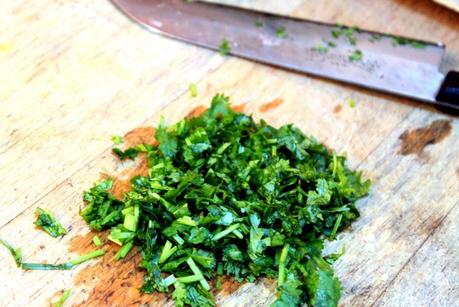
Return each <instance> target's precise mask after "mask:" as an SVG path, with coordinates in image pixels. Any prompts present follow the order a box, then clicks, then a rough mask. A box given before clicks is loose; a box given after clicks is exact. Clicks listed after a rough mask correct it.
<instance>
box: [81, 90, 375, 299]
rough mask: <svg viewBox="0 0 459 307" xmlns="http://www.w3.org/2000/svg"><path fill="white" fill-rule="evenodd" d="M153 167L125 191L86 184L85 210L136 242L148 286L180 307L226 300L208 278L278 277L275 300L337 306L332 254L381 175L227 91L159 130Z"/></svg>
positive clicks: (127, 242)
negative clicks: (368, 173) (245, 110)
mask: <svg viewBox="0 0 459 307" xmlns="http://www.w3.org/2000/svg"><path fill="white" fill-rule="evenodd" d="M156 139H157V140H158V142H159V146H151V147H147V155H146V157H147V160H148V161H147V162H148V166H149V172H148V175H147V176H136V177H134V178H132V179H131V190H130V191H129V192H127V193H126V194H125V195H124V196H123V198H122V199H117V198H116V197H115V196H114V195H113V194H111V192H110V190H111V188H112V184H113V183H112V181H111V180H105V181H102V182H99V183H97V184H96V185H95V186H94V187H92V188H91V189H90V190H89V191H87V192H85V193H84V196H83V198H84V201H85V202H86V207H85V208H84V209H83V210H82V211H81V215H82V217H83V218H84V220H85V221H86V222H87V223H88V224H89V226H90V227H91V228H93V229H94V230H96V231H102V230H110V235H109V239H110V240H112V241H113V242H115V243H117V244H119V245H120V246H121V248H120V250H119V251H118V253H117V255H116V258H117V259H121V258H123V257H125V256H126V254H127V253H128V252H129V250H131V248H133V246H134V245H135V246H137V247H138V249H139V251H140V254H141V256H142V262H141V267H142V268H143V269H144V270H145V272H146V274H145V278H144V285H143V287H142V291H143V292H146V293H152V292H169V291H172V298H173V300H174V302H175V305H176V306H185V305H191V306H215V301H214V298H213V296H212V292H211V288H210V285H209V282H208V281H209V280H210V279H212V278H216V279H217V282H216V285H217V287H218V285H219V278H220V276H222V275H230V276H233V277H234V278H235V279H236V280H237V281H255V280H256V278H258V277H261V276H267V277H270V278H277V280H278V290H277V295H278V296H277V300H276V302H275V303H274V304H273V306H300V305H304V304H305V303H306V304H308V305H311V306H337V304H338V300H339V297H340V291H341V290H340V289H341V288H340V282H339V280H338V279H337V278H336V277H335V275H334V272H333V269H332V268H331V266H330V264H329V262H331V261H333V259H334V257H335V256H333V255H330V256H329V257H327V256H325V257H324V256H323V255H322V252H323V248H324V240H333V239H334V237H335V236H336V234H337V233H339V232H340V231H341V230H343V229H344V228H345V227H347V226H349V225H350V223H351V222H352V221H354V220H355V219H356V218H357V217H358V216H359V212H358V210H357V209H356V207H355V202H356V201H357V200H358V199H360V198H361V197H363V196H365V195H366V194H367V193H368V190H369V186H370V182H369V181H363V180H362V179H361V174H360V173H358V172H354V171H352V170H350V169H349V168H347V166H346V159H345V158H344V157H342V156H338V155H336V154H335V153H330V152H329V150H328V149H327V148H326V147H325V146H324V145H322V144H320V143H318V142H317V141H316V140H315V139H314V138H312V137H308V136H306V135H304V134H303V133H302V132H301V131H300V130H299V129H298V128H296V127H294V126H292V125H285V126H282V127H280V128H274V127H272V126H270V125H268V124H267V123H266V122H265V121H261V122H259V123H257V122H255V121H254V120H253V119H252V117H251V116H248V115H245V114H242V113H237V112H234V111H233V110H232V109H231V108H230V105H229V99H228V97H225V96H223V95H217V96H215V97H214V98H213V100H212V103H211V107H210V108H209V109H208V110H207V111H206V112H204V113H203V114H202V115H200V116H199V117H195V118H186V119H183V120H182V121H180V122H178V123H176V124H175V125H172V126H169V127H166V126H165V125H164V122H163V121H162V122H161V123H160V125H159V127H158V129H157V131H156Z"/></svg>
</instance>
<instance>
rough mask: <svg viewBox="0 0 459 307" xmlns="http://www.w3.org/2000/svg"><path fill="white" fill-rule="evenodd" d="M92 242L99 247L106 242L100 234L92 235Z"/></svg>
mask: <svg viewBox="0 0 459 307" xmlns="http://www.w3.org/2000/svg"><path fill="white" fill-rule="evenodd" d="M92 243H94V245H95V246H97V247H100V246H102V245H103V244H104V243H103V242H102V240H101V239H100V237H99V236H98V235H95V236H94V237H92Z"/></svg>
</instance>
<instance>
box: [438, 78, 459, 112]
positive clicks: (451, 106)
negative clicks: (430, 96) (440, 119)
mask: <svg viewBox="0 0 459 307" xmlns="http://www.w3.org/2000/svg"><path fill="white" fill-rule="evenodd" d="M436 100H437V103H438V104H437V109H439V110H440V111H442V112H446V113H451V114H454V115H459V72H457V71H450V72H449V73H448V74H447V75H446V77H445V80H444V81H443V84H442V85H441V87H440V91H439V92H438V94H437V97H436Z"/></svg>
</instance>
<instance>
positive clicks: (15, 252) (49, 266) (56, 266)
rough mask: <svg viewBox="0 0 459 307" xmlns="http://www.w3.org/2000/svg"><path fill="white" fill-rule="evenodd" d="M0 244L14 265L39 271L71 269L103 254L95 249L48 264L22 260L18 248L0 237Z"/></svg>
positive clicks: (102, 251) (103, 252)
mask: <svg viewBox="0 0 459 307" xmlns="http://www.w3.org/2000/svg"><path fill="white" fill-rule="evenodd" d="M0 244H2V245H3V246H5V247H6V248H7V249H8V251H9V252H10V253H11V255H12V256H13V258H14V261H15V262H16V265H17V266H18V267H20V268H22V269H23V270H40V271H50V270H71V269H72V268H73V267H74V266H76V265H78V264H81V263H83V262H86V261H88V260H91V259H93V258H96V257H100V256H102V255H104V254H105V251H104V250H96V251H93V252H91V253H89V254H86V255H83V256H79V257H77V258H74V259H72V260H70V262H67V263H61V264H48V263H30V262H23V259H22V252H21V249H20V248H14V247H13V246H11V245H10V244H9V243H8V242H6V241H4V240H2V239H0Z"/></svg>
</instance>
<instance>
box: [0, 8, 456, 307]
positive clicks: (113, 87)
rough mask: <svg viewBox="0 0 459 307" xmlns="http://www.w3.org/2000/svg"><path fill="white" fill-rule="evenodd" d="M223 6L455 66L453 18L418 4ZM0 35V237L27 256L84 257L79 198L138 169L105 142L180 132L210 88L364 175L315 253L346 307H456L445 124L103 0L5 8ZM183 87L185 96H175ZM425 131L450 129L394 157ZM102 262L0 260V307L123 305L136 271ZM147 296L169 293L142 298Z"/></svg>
mask: <svg viewBox="0 0 459 307" xmlns="http://www.w3.org/2000/svg"><path fill="white" fill-rule="evenodd" d="M226 2H228V3H232V4H238V5H243V6H246V7H253V8H257V9H262V10H266V11H276V12H280V13H283V14H293V15H295V16H299V17H304V18H312V19H317V20H321V21H327V22H341V23H346V24H351V25H352V24H354V25H358V26H359V27H362V28H368V29H373V30H377V31H386V32H393V33H395V34H404V35H408V36H413V37H416V38H420V39H429V40H432V39H433V40H438V41H443V42H445V43H446V44H447V45H448V54H447V57H446V63H445V67H444V69H445V70H447V69H456V70H458V69H459V56H458V54H459V18H458V17H457V14H455V13H453V12H451V11H448V10H447V9H445V8H443V7H440V6H437V5H435V4H433V2H431V1H427V0H426V1H414V0H390V1H364V0H330V1H320V0H312V1H304V0H291V1H275V0H256V1H252V0H250V1H249V0H243V1H240V0H239V1H236V0H227V1H226ZM0 25H1V27H0V101H1V102H0V103H1V108H0V145H1V146H0V193H1V195H2V197H1V200H2V210H1V214H0V235H1V237H2V238H4V239H6V240H9V241H11V243H14V244H15V245H18V246H21V247H22V248H23V252H24V255H25V257H26V259H27V260H30V261H49V262H59V261H66V260H68V259H70V258H72V257H73V256H74V255H75V253H80V252H82V249H75V248H74V247H75V242H78V241H75V240H77V239H76V238H79V240H80V241H79V242H80V243H79V244H78V245H81V246H82V247H84V248H90V247H91V245H90V242H89V241H88V242H86V241H85V240H90V238H91V236H92V235H91V234H89V235H88V234H87V233H88V231H89V230H88V228H87V226H86V225H85V224H84V223H83V222H82V221H81V218H80V217H79V215H78V210H79V207H80V206H81V205H82V201H81V192H82V191H83V190H84V189H87V188H88V187H90V186H91V184H92V182H94V181H95V180H97V179H98V178H100V176H101V174H123V172H124V175H126V173H125V170H126V169H129V168H132V167H136V166H137V165H138V163H140V161H137V162H135V163H132V162H125V163H121V164H120V163H119V162H118V161H117V160H116V159H115V158H114V157H113V156H112V155H111V154H110V147H111V141H110V136H111V135H113V134H122V135H123V134H125V133H128V132H129V131H132V130H134V129H135V128H137V127H152V126H154V125H155V123H157V122H158V121H159V118H160V116H162V115H163V116H164V117H165V118H166V119H167V120H168V121H169V122H174V121H177V120H179V119H181V118H183V117H185V116H187V115H188V114H190V112H191V111H192V110H194V109H195V108H198V107H199V106H202V105H208V103H209V101H210V99H211V97H212V96H213V95H214V94H215V93H217V92H223V93H225V94H226V95H229V96H231V97H232V100H233V102H234V103H235V104H237V105H240V106H243V108H244V111H245V112H247V113H249V114H253V115H254V116H255V118H257V119H259V118H264V119H266V120H267V121H268V122H270V123H272V124H273V125H275V126H280V125H282V124H286V123H294V124H295V125H297V126H298V127H300V128H301V129H302V130H303V131H305V132H306V133H308V134H311V135H314V136H315V137H316V138H317V139H319V140H320V141H322V142H324V143H325V144H326V145H327V146H329V147H331V148H334V149H336V150H337V151H339V152H346V153H347V156H348V157H349V163H350V165H351V166H352V167H359V168H360V169H362V170H363V171H364V173H365V176H367V177H369V178H371V179H372V180H373V182H374V186H373V189H372V192H371V195H370V197H368V198H366V199H365V200H363V201H361V202H360V203H359V208H360V210H361V213H362V217H361V218H360V219H359V220H358V221H357V222H356V223H354V224H353V225H352V228H351V229H350V230H349V231H348V232H347V233H345V234H342V235H340V236H339V240H338V241H337V242H334V243H332V244H329V246H328V249H329V250H335V249H338V248H340V247H341V246H342V245H345V246H346V249H347V253H346V254H345V255H344V256H343V257H342V258H341V259H340V260H339V261H338V262H337V263H336V264H335V268H336V270H337V274H338V275H339V277H340V279H341V280H342V282H343V288H344V290H343V292H344V294H343V298H342V301H341V303H342V304H343V305H345V306H369V305H378V306H427V305H429V306H453V305H454V304H455V303H456V302H457V301H458V300H459V293H458V292H459V290H458V284H459V263H458V260H457V259H459V248H458V240H457V239H458V237H457V233H458V229H457V222H456V221H457V219H458V217H459V216H458V204H459V176H458V175H457V174H458V170H459V120H458V119H457V118H452V117H449V116H447V115H444V114H440V113H437V112H435V111H433V110H432V109H430V108H426V107H421V106H420V105H419V104H416V103H412V102H409V101H408V100H405V99H399V98H393V97H390V96H387V95H378V94H374V93H371V92H369V91H365V90H360V89H356V88H354V87H352V86H344V85H340V84H337V83H335V82H330V81H325V80H321V79H316V78H311V77H308V76H304V75H299V74H295V73H292V72H287V71H282V70H278V69H275V68H272V67H269V66H264V65H260V64H256V63H252V62H248V61H245V60H240V59H236V58H231V57H222V56H220V55H218V54H216V53H213V52H210V51H207V50H203V49H199V48H196V47H192V46H189V45H186V44H182V43H179V42H176V41H172V40H168V39H166V38H163V37H161V36H158V35H153V34H150V33H148V32H146V31H144V30H143V29H141V28H140V27H138V26H137V25H135V24H132V23H131V22H130V21H129V20H127V19H126V18H125V17H124V16H122V15H121V14H120V13H119V12H118V11H117V10H116V9H114V8H113V7H112V6H111V5H110V4H109V3H108V2H106V1H96V2H94V1H89V0H83V1H81V0H80V1H76V0H69V1H58V0H44V1H40V2H30V1H25V0H20V1H3V2H0ZM191 82H193V83H196V84H197V87H198V97H197V98H191V97H190V95H189V93H188V91H187V88H188V84H189V83H191ZM350 98H352V99H354V100H355V101H356V102H357V106H356V107H355V108H351V107H349V106H348V104H347V101H348V100H349V99H350ZM280 100H282V101H283V103H274V104H273V101H280ZM273 105H275V107H272V106H273ZM267 106H270V107H267ZM195 110H199V109H195ZM262 111H263V112H262ZM435 122H443V123H444V122H448V124H449V128H448V133H445V134H442V137H441V138H438V139H436V140H438V141H436V142H431V143H434V144H432V145H429V146H425V147H423V149H422V152H423V155H422V157H419V156H418V155H402V154H400V153H399V152H400V149H401V148H403V144H404V143H402V140H401V139H400V137H401V136H403V135H407V134H409V133H410V132H412V131H419V130H418V129H421V131H429V127H431V126H432V125H433V124H434V123H435ZM138 132H139V130H137V134H135V133H131V136H135V135H137V136H139V134H138ZM143 132H145V131H143ZM136 141H138V140H135V138H134V137H133V142H136ZM411 141H412V140H408V142H411ZM415 141H416V138H415V139H414V141H413V142H415ZM428 143H429V142H428ZM408 145H410V144H408ZM411 145H413V144H411ZM136 163H137V164H136ZM37 206H40V207H45V208H49V209H50V210H52V211H53V212H55V213H56V215H57V216H58V218H59V220H61V221H62V223H63V224H64V225H66V226H67V227H69V229H70V231H69V234H68V235H67V236H65V237H63V238H62V239H58V240H56V239H53V238H50V237H48V236H47V235H46V234H44V233H42V232H40V231H37V230H36V229H35V228H34V227H33V224H32V223H33V220H34V215H33V211H34V210H35V207H37ZM108 258H109V257H108V256H107V259H102V260H101V261H100V262H97V261H95V262H92V263H88V264H85V265H83V266H81V267H78V268H76V269H75V270H73V271H67V272H23V271H21V270H18V269H17V268H16V267H15V265H14V262H13V261H12V259H11V257H10V255H9V254H8V253H7V251H5V250H4V249H0V263H1V264H2V265H1V266H0V276H1V277H0V288H1V289H2V291H0V306H24V305H26V306H29V305H33V306H46V305H48V304H49V302H50V301H51V300H53V299H55V298H56V293H58V291H61V290H63V289H67V288H72V289H73V294H72V296H71V298H70V300H69V305H76V304H83V305H88V306H101V305H113V306H117V305H118V306H122V305H127V304H129V298H133V300H134V301H136V299H134V298H137V297H138V292H136V289H135V288H136V285H137V284H138V282H139V281H140V279H141V272H138V274H137V273H136V274H135V276H134V280H130V279H129V277H128V276H127V275H126V276H125V275H122V274H121V273H120V272H122V271H123V270H124V271H125V272H126V271H127V270H133V269H134V267H135V265H134V266H128V267H126V263H124V264H121V265H120V266H119V267H118V266H117V265H116V263H113V264H110V267H107V263H110V262H107V261H108ZM128 264H129V263H128ZM130 265H132V263H130ZM109 270H113V271H111V273H108V272H106V271H109ZM120 270H121V271H120ZM91 272H92V275H91V274H90V273H91ZM99 272H106V273H104V274H106V275H104V276H106V278H108V279H102V282H104V283H105V284H109V285H110V287H108V286H106V287H104V288H100V287H99V288H97V285H98V280H97V274H98V273H99ZM117 273H120V275H119V276H120V278H119V279H117ZM93 276H95V277H94V278H95V279H94V280H92V278H93ZM110 276H111V277H110ZM82 277H86V278H82ZM82 280H85V281H84V282H82ZM135 281H137V284H136V283H135ZM99 282H100V281H99ZM128 283H132V284H131V286H127V285H128ZM123 285H124V286H123ZM132 285H133V286H132ZM235 287H237V286H236V285H234V284H231V283H228V285H227V289H231V291H233V290H235ZM274 288H275V284H273V283H272V282H271V281H269V280H260V281H258V282H257V283H256V284H245V285H242V286H241V288H239V289H237V290H236V291H235V292H234V293H232V294H231V295H229V294H230V293H221V294H220V295H219V296H218V302H219V303H220V304H221V305H223V306H265V305H267V304H269V302H270V301H272V300H273V299H274V294H273V289H274ZM95 289H97V290H98V291H97V295H95V292H94V290H95ZM126 289H127V290H126ZM126 291H127V292H126ZM231 291H230V292H231ZM126 293H128V294H126ZM158 299H161V302H165V301H166V299H167V298H164V297H163V298H158V297H154V298H153V297H152V298H151V300H150V299H149V298H148V297H142V298H141V301H142V300H145V301H149V302H151V303H152V302H153V301H156V302H158ZM152 304H153V303H152ZM168 304H170V301H168ZM153 305H154V304H153Z"/></svg>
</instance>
